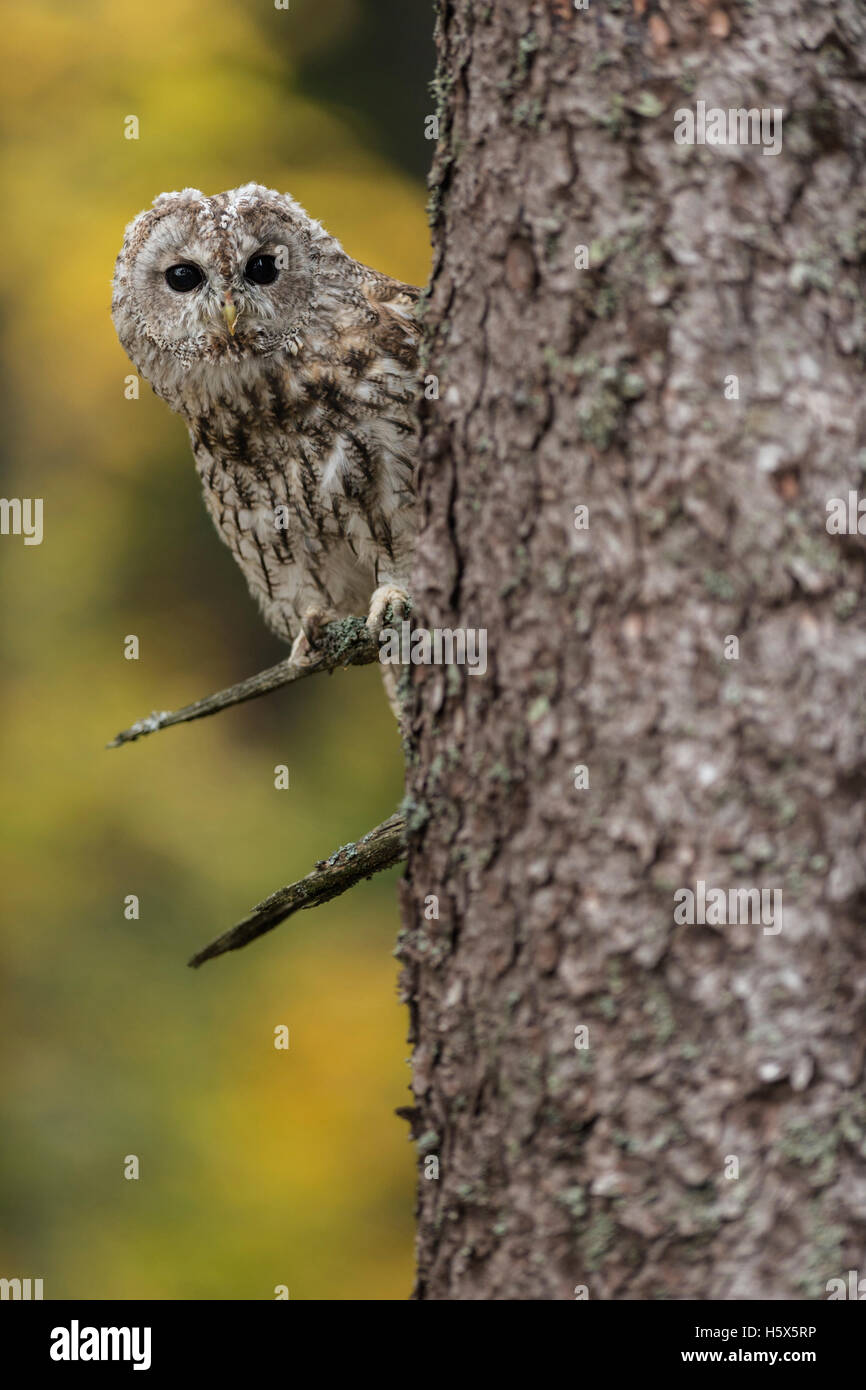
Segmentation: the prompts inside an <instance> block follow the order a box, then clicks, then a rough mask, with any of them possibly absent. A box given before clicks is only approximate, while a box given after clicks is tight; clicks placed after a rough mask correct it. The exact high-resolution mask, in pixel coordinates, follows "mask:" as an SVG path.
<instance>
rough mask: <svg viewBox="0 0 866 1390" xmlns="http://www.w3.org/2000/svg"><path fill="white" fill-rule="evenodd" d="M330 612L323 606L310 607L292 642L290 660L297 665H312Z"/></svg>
mask: <svg viewBox="0 0 866 1390" xmlns="http://www.w3.org/2000/svg"><path fill="white" fill-rule="evenodd" d="M327 622H328V614H327V613H326V612H325V611H324V609H321V608H308V609H307V611H306V613H305V614H304V615H303V617H302V618H301V630H300V632H299V633H298V635H297V637H296V638H295V640H294V642H293V643H292V650H291V653H290V654H289V660H290V661H291V662H292V664H293V665H295V666H310V665H312V663H313V661H314V659H315V657H316V654H317V652H318V648H319V643H320V642H321V640H322V628H323V627H324V626H325V624H326V623H327Z"/></svg>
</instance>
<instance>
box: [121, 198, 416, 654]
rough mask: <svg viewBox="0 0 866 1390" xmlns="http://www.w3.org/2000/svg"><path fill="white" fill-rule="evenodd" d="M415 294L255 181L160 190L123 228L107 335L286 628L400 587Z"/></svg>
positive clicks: (378, 604) (265, 606) (376, 614)
mask: <svg viewBox="0 0 866 1390" xmlns="http://www.w3.org/2000/svg"><path fill="white" fill-rule="evenodd" d="M177 267H181V275H180V277H178V275H177ZM184 267H186V269H184ZM173 268H174V269H173ZM274 270H276V275H275V278H274V279H273V281H272V282H270V283H260V282H258V281H257V280H256V279H255V278H251V276H253V275H254V273H255V274H258V275H269V274H271V273H272V272H273V271H274ZM166 272H170V275H169V279H168V280H167V277H166ZM196 274H198V275H199V276H200V277H201V280H200V283H196V284H193V285H192V287H191V288H188V287H187V282H189V281H192V280H193V279H194V277H195V275H196ZM172 276H173V277H174V279H178V278H180V279H181V280H182V281H183V285H182V288H181V289H180V290H178V289H177V288H172V285H171V283H170V280H171V278H172ZM417 298H418V291H417V290H415V289H413V288H412V287H411V286H409V285H403V284H400V283H399V282H397V281H395V280H391V279H389V277H388V276H386V275H382V274H380V273H379V272H378V271H375V270H370V269H369V268H368V267H366V266H363V265H360V264H359V263H358V262H357V261H354V260H352V258H351V257H350V256H348V255H347V254H346V253H345V251H343V249H342V247H341V246H340V244H339V242H337V241H336V240H335V239H334V238H333V237H331V236H329V235H328V233H327V232H325V231H324V229H323V228H322V227H321V226H320V225H319V223H317V222H314V221H313V220H312V219H311V218H310V217H308V216H307V214H306V213H305V212H304V210H303V208H301V207H300V206H299V205H298V204H297V203H296V202H294V200H293V199H291V198H290V197H288V196H286V195H283V194H280V193H275V192H273V191H272V190H269V189H266V188H263V187H261V186H259V185H257V184H247V185H245V186H244V187H242V188H238V189H234V190H233V191H231V192H229V193H222V194H219V195H218V196H216V197H213V198H207V197H205V196H204V195H203V194H202V193H200V192H199V191H198V190H197V189H184V190H183V191H182V192H180V193H168V194H163V195H162V196H161V197H159V198H157V199H156V200H155V202H154V205H153V207H152V208H151V209H148V210H147V211H145V212H143V213H141V214H140V215H139V216H138V217H137V218H136V219H135V220H134V221H133V222H132V223H130V225H129V227H128V228H127V230H126V235H125V238H124V242H123V246H122V249H121V251H120V255H119V256H118V259H117V265H116V269H115V278H114V295H113V300H112V315H113V318H114V323H115V327H116V328H117V332H118V336H119V338H120V341H121V342H122V344H123V346H124V348H125V349H126V351H127V352H128V354H129V356H130V357H131V359H132V361H133V363H134V364H135V366H136V367H137V368H138V370H139V371H140V372H141V373H142V375H143V376H144V377H145V378H146V379H147V380H148V381H149V382H150V384H151V386H152V387H153V389H154V390H155V391H156V392H157V394H158V395H160V396H161V397H162V398H163V399H164V400H165V401H167V402H168V404H169V405H170V406H171V408H172V409H173V410H175V411H177V413H178V414H179V415H181V416H182V417H183V418H184V420H185V422H186V424H187V427H188V429H189V434H190V440H191V442H192V450H193V455H194V457H195V462H196V467H197V469H198V473H199V476H200V477H201V480H202V484H203V487H204V495H205V501H206V503H207V507H208V510H209V512H210V514H211V516H212V517H213V519H214V522H215V523H216V526H217V529H218V531H219V533H220V535H221V536H222V538H223V540H224V541H225V542H226V544H227V545H228V546H229V547H230V548H231V550H232V551H233V553H234V555H235V558H236V559H237V561H238V564H239V565H240V567H241V569H242V570H243V573H244V575H245V577H246V581H247V584H248V586H249V588H250V591H251V592H252V593H253V595H254V596H255V598H256V599H257V600H258V602H259V604H260V606H261V608H262V611H263V613H264V615H265V618H266V619H267V621H268V623H269V624H270V626H271V627H272V628H273V630H274V631H275V632H277V633H278V634H279V635H280V636H281V637H283V638H285V639H287V640H291V639H292V638H294V637H298V635H299V630H300V629H301V627H302V626H303V628H304V630H305V632H306V635H307V637H308V638H310V639H311V640H315V632H316V628H317V627H318V625H319V624H320V623H321V622H324V621H329V620H330V619H333V618H338V617H343V616H347V615H349V614H351V613H357V612H358V611H366V610H367V608H368V606H369V607H370V613H371V622H372V623H374V624H375V623H377V622H378V623H380V622H381V615H382V610H383V607H384V602H385V599H386V598H387V597H389V596H392V595H394V596H396V595H397V594H399V593H401V592H402V593H405V591H406V589H407V586H408V581H409V565H410V559H411V550H412V538H413V508H414V487H413V469H414V463H415V456H416V448H417V425H416V407H415V399H416V389H417V370H418V364H417V339H418V330H417V326H416V323H415V320H414V317H413V308H414V305H415V303H416V302H417ZM302 641H303V637H301V642H302ZM299 650H300V644H299V643H296V651H299Z"/></svg>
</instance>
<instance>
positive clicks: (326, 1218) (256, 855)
mask: <svg viewBox="0 0 866 1390" xmlns="http://www.w3.org/2000/svg"><path fill="white" fill-rule="evenodd" d="M2 11H3V20H2V35H3V37H2V46H3V49H4V61H3V71H4V81H3V96H2V105H3V124H4V152H3V154H2V176H3V193H4V197H3V219H2V220H3V237H4V240H5V246H4V254H3V256H2V269H0V276H2V290H0V293H2V317H3V335H2V345H3V346H2V356H3V368H4V381H3V387H2V405H3V418H4V428H3V433H2V441H3V446H4V448H3V454H4V457H3V465H2V469H3V471H2V477H0V495H2V496H5V497H42V498H44V515H45V520H44V525H45V537H44V542H43V544H42V545H41V546H24V544H23V541H22V539H21V538H20V537H18V538H16V537H13V536H4V537H0V584H2V589H0V592H2V605H0V623H2V670H0V702H2V711H0V742H2V780H3V789H4V795H3V808H4V815H3V833H2V841H0V884H2V937H0V989H2V1011H0V1037H2V1045H3V1059H4V1060H3V1077H2V1097H3V1102H2V1104H3V1122H2V1141H0V1142H2V1157H0V1202H2V1228H0V1275H2V1276H4V1277H7V1278H12V1277H31V1278H42V1279H44V1286H45V1297H46V1298H93V1299H107V1298H123V1299H126V1298H155V1299H162V1298H174V1299H189V1298H206V1299H217V1298H239V1299H269V1298H273V1297H274V1288H275V1286H277V1285H280V1284H285V1285H288V1287H289V1290H290V1294H291V1297H292V1298H300V1299H311V1298H324V1299H354V1298H367V1299H387V1298H404V1297H406V1295H407V1293H408V1292H409V1288H410V1281H411V1265H412V1259H411V1239H412V1202H413V1184H414V1172H415V1163H414V1153H413V1150H412V1147H411V1145H410V1144H409V1143H408V1142H407V1128H406V1125H405V1123H404V1122H403V1121H401V1120H399V1119H397V1118H396V1117H395V1116H394V1114H393V1111H394V1109H395V1107H397V1106H400V1105H405V1104H407V1103H408V1102H409V1100H410V1095H409V1092H408V1090H407V1083H408V1076H409V1073H408V1069H407V1067H406V1064H405V1057H406V1053H407V1051H408V1048H407V1045H406V1041H405V1038H406V1025H407V1021H406V1013H405V1010H404V1009H403V1007H402V1006H400V1004H399V1003H398V1002H397V998H396V989H395V985H396V975H397V969H396V964H395V962H394V960H393V957H392V951H393V947H394V942H395V937H396V933H397V931H398V927H399V921H398V912H397V907H396V902H395V891H394V881H395V877H396V875H395V874H394V873H392V874H389V875H386V876H383V877H381V878H379V879H377V880H373V881H372V882H371V883H368V884H364V885H361V886H360V887H359V888H357V889H355V890H354V891H353V892H352V893H351V894H350V895H349V896H347V897H345V898H343V899H339V900H337V901H336V902H335V903H332V904H330V905H328V906H326V907H324V908H321V909H319V910H317V911H316V912H311V913H305V914H303V915H301V916H300V917H297V918H295V919H293V920H292V921H291V922H290V923H287V924H285V925H284V926H282V927H281V928H278V929H277V930H276V931H275V932H274V933H273V934H272V935H270V936H269V937H267V938H265V940H263V941H261V942H258V943H256V944H254V945H252V946H250V947H249V948H247V950H245V951H243V952H240V953H236V954H234V955H231V956H228V957H226V958H225V959H222V960H218V961H216V962H213V963H211V964H209V965H206V966H205V967H204V968H203V969H202V970H200V971H197V972H195V971H191V970H188V969H187V967H186V964H185V962H186V960H187V958H188V957H189V956H190V955H191V954H192V953H193V951H195V950H196V949H197V948H199V947H200V946H202V945H204V944H205V943H206V942H207V941H208V940H210V939H211V937H213V936H215V935H217V934H218V933H219V932H220V931H222V930H223V929H224V928H225V927H227V926H228V925H230V924H231V923H232V922H233V921H235V920H236V919H238V918H239V917H241V916H243V915H244V914H245V912H246V911H247V910H248V908H249V907H251V906H252V905H253V903H255V902H257V901H258V900H259V899H261V898H262V897H264V896H265V895H266V894H267V893H269V892H271V891H272V890H273V889H275V888H277V887H279V886H281V885H282V884H283V883H285V882H288V881H290V880H291V879H294V878H298V877H300V876H301V875H302V874H304V873H306V872H307V871H308V870H309V868H310V867H311V865H312V863H313V862H314V861H315V860H316V859H318V858H321V857H323V856H324V855H326V854H328V853H330V852H331V851H332V850H333V849H335V848H337V846H339V845H340V844H342V843H344V842H346V841H348V840H351V839H355V838H356V837H357V836H358V835H360V834H362V833H363V832H364V831H366V830H368V829H370V828H371V827H372V826H373V825H375V824H376V823H377V822H378V821H380V820H381V819H383V818H384V817H385V816H386V815H388V814H389V812H390V811H391V810H392V809H393V808H394V807H395V805H396V804H397V802H398V801H399V800H400V797H401V794H402V785H401V784H402V768H401V758H400V752H399V746H398V740H397V736H396V730H395V727H394V722H393V718H392V716H391V714H390V711H389V710H388V707H387V705H386V703H385V700H384V697H383V695H382V692H381V684H380V680H379V675H378V672H377V671H376V670H375V669H371V668H367V669H355V670H352V671H348V672H344V673H340V674H338V675H335V676H333V677H331V678H328V677H319V678H316V679H315V680H312V681H308V682H304V683H302V684H301V685H299V686H298V687H296V688H294V689H291V690H287V691H282V692H278V693H277V694H275V695H271V696H269V697H267V698H266V699H265V700H264V701H260V702H256V703H253V704H250V705H247V706H244V707H242V708H240V709H235V710H230V711H228V712H226V713H223V714H222V715H219V716H218V717H217V718H215V719H212V720H206V721H203V722H202V723H199V724H194V725H190V726H188V727H183V728H179V729H170V730H168V731H165V732H164V733H161V734H159V735H157V736H156V737H153V738H149V739H146V740H144V741H143V742H140V743H137V744H135V745H133V746H130V747H126V748H122V749H119V750H115V751H110V752H109V751H106V748H105V744H106V743H107V741H108V739H109V738H110V737H111V736H112V735H113V734H114V733H116V732H117V731H118V730H119V729H121V728H123V727H125V726H126V725H128V724H129V723H131V722H132V721H133V720H134V719H137V718H139V717H141V716H142V715H145V714H147V713H149V712H150V711H151V710H153V709H166V708H168V709H171V708H177V707H178V706H179V705H182V704H186V703H188V702H189V701H190V700H192V699H195V698H197V697H199V696H201V695H204V694H207V693H210V692H211V691H213V690H216V689H219V688H221V687H223V686H226V685H229V684H231V683H233V682H234V681H236V680H238V679H240V678H241V677H243V676H246V675H249V674H252V673H253V672H254V671H257V670H259V669H261V668H262V667H263V666H266V665H270V664H272V663H273V662H274V661H277V660H279V659H280V658H281V657H282V656H284V655H285V649H284V648H282V647H281V646H280V645H279V644H278V643H277V642H276V640H275V639H272V638H271V637H270V636H269V635H268V633H267V632H266V630H265V629H264V627H263V625H262V622H261V620H260V618H259V616H258V612H257V610H256V608H255V607H254V605H253V603H252V601H251V600H250V599H249V598H248V596H247V593H246V589H245V585H244V583H243V580H242V577H241V575H240V572H239V571H238V570H237V569H236V568H235V565H234V562H233V561H232V558H231V556H230V554H229V552H228V551H227V550H226V549H225V548H224V547H223V546H222V544H221V542H220V541H219V540H218V538H217V535H216V532H215V531H214V530H213V528H212V526H211V523H210V522H209V520H208V519H207V517H206V514H205V510H204V506H203V504H202V501H201V498H200V494H199V484H198V481H197V478H196V476H195V472H194V469H193V465H192V461H191V457H190V454H189V449H188V445H187V440H186V435H185V431H184V428H183V425H182V423H181V422H180V420H178V419H177V418H176V417H174V416H173V415H172V414H171V413H170V412H169V410H168V409H167V407H166V406H164V405H163V404H162V403H161V402H160V401H158V400H157V399H156V397H154V396H153V395H152V393H151V391H150V389H149V388H148V387H147V386H146V385H144V384H142V389H141V396H140V399H139V400H137V401H135V400H132V401H131V400H127V399H125V397H124V379H125V377H126V376H127V374H128V373H129V372H131V371H132V368H131V367H130V366H129V364H128V362H127V360H126V358H125V356H124V354H123V352H122V350H121V349H120V347H119V345H118V343H117V341H116V339H115V336H114V331H113V328H112V324H111V320H110V316H109V300H110V281H111V275H112V268H113V262H114V257H115V255H116V254H117V250H118V248H119V245H120V241H121V238H122V234H123V229H124V226H125V225H126V223H127V222H128V221H129V220H130V219H131V218H132V217H133V216H134V215H135V214H136V213H137V212H138V211H139V210H140V209H141V208H143V207H145V206H147V205H148V204H149V203H150V202H151V200H152V199H153V198H154V196H155V195H156V194H158V193H160V192H163V191H165V190H170V189H176V188H183V187H184V186H186V185H193V186H196V187H199V188H201V189H203V190H204V191H206V192H218V191H220V190H222V189H226V188H231V187H234V186H236V185H237V184H240V183H243V182H246V181H248V180H251V179H255V180H257V181H259V182H262V183H265V184H267V185H269V186H271V187H274V188H278V189H281V190H286V191H290V192H291V193H292V194H293V195H294V196H295V197H296V198H298V199H299V201H300V202H301V203H302V204H303V205H304V206H305V207H306V208H307V209H308V211H309V212H310V213H311V214H312V215H313V216H315V217H316V218H318V219H319V220H321V221H322V222H323V223H324V225H325V226H326V227H327V228H328V230H329V231H331V232H333V233H334V234H335V235H336V236H338V237H339V238H340V239H341V241H342V242H343V244H344V245H345V247H346V249H347V250H348V251H349V252H350V253H351V254H352V255H354V256H356V257H357V258H358V259H360V260H362V261H364V262H367V263H369V264H371V265H374V266H377V267H379V268H381V269H383V270H386V271H388V272H390V273H391V274H393V275H396V276H399V277H402V278H404V279H406V280H409V281H412V282H415V283H422V284H423V283H424V281H425V280H426V278H427V272H428V257H429V242H428V234H427V226H426V219H425V215H424V201H425V192H424V172H425V169H426V166H427V162H428V156H429V148H430V147H429V145H427V144H426V142H425V140H424V115H425V113H426V112H427V111H428V110H429V109H430V97H429V94H428V90H427V84H428V80H429V77H430V72H431V64H432V56H431V43H430V32H431V29H432V15H431V12H430V8H429V6H428V5H427V4H426V3H424V0H411V3H410V0H290V6H289V8H288V10H278V9H276V8H275V6H274V4H273V3H272V0H208V3H204V0H147V3H146V4H145V3H140V4H132V3H121V2H120V0H114V3H99V0H89V2H88V0H74V2H73V3H70V0H53V2H52V3H48V0H27V3H26V4H25V3H23V0H20V2H19V3H18V4H9V3H7V4H4V5H3V7H2ZM128 115H135V116H137V117H138V120H139V122H140V138H139V139H138V140H127V139H125V138H124V119H125V117H127V116H128ZM132 633H134V634H136V635H137V636H138V637H139V640H140V650H141V656H140V660H138V661H137V662H136V661H127V660H124V656H123V649H124V638H125V637H126V636H127V635H128V634H132ZM278 763H285V764H287V765H288V767H289V769H290V778H291V787H290V790H288V791H277V790H275V788H274V767H275V765H276V764H278ZM128 894H137V895H138V896H139V898H140V903H141V916H140V920H138V921H127V920H126V919H125V917H124V910H123V904H124V899H125V897H126V896H127V895H128ZM278 1024H285V1025H286V1026H287V1027H288V1028H289V1029H290V1037H291V1046H290V1050H289V1051H288V1052H281V1051H276V1050H275V1049H274V1046H273V1036H274V1028H275V1027H276V1026H277V1025H278ZM128 1154H136V1155H137V1156H138V1157H139V1160H140V1165H141V1176H140V1180H139V1181H127V1180H125V1178H124V1176H123V1172H124V1158H125V1156H126V1155H128Z"/></svg>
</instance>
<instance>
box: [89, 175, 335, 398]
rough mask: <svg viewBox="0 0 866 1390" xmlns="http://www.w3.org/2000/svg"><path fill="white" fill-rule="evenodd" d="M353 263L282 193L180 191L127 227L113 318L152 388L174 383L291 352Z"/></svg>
mask: <svg viewBox="0 0 866 1390" xmlns="http://www.w3.org/2000/svg"><path fill="white" fill-rule="evenodd" d="M353 265H354V262H352V261H351V259H350V258H349V257H348V256H347V255H346V254H345V252H344V251H343V249H342V247H341V246H340V244H339V242H337V241H336V240H335V239H334V238H333V237H331V236H329V235H328V234H327V232H325V230H324V229H323V228H322V227H321V226H320V224H319V223H318V222H314V221H313V219H312V218H310V217H308V216H307V214H306V213H305V212H304V209H303V208H302V207H301V206H300V205H299V204H298V203H296V202H295V201H294V200H293V199H292V198H290V197H288V196H287V195H285V194H281V193H275V192H274V191H273V190H272V189H268V188H263V187H261V185H259V184H253V183H249V184H245V185H244V186H243V187H242V188H236V189H233V190H232V191H231V192H228V193H220V194H217V195H216V196H215V197H212V198H208V197H205V195H204V194H203V193H201V192H199V190H198V189H197V188H185V189H183V190H182V191H181V192H179V193H163V194H161V195H160V197H158V198H156V199H155V200H154V204H153V207H152V208H148V209H147V210H146V211H145V212H142V213H140V214H139V216H138V217H136V218H135V219H134V221H132V222H131V223H130V224H129V226H128V227H127V229H126V235H125V236H124V240H123V246H122V247H121V251H120V254H119V256H118V258H117V264H116V267H115V274H114V293H113V297H112V317H113V319H114V325H115V328H116V329H117V333H118V337H119V338H120V341H121V342H122V344H123V346H124V347H125V349H126V351H127V352H128V354H129V356H130V357H131V358H132V360H133V362H134V363H135V365H136V366H137V367H138V368H139V369H140V370H141V371H142V372H143V374H144V375H145V376H146V377H147V378H148V379H149V380H150V381H151V383H152V384H153V385H154V386H156V388H157V389H159V386H160V381H159V376H160V368H162V369H163V375H164V373H165V370H166V369H173V370H170V375H171V376H174V375H175V374H184V373H186V372H188V371H190V370H191V369H193V368H194V367H195V366H196V364H208V363H222V364H223V365H225V366H231V365H232V364H235V365H238V366H240V365H241V364H242V363H243V362H244V361H245V360H247V359H250V358H255V357H262V356H268V355H271V354H273V353H275V352H289V353H293V352H297V349H298V344H299V343H300V342H301V341H302V340H303V337H304V330H305V326H306V325H307V324H308V323H309V322H321V321H322V318H323V317H324V318H327V317H328V313H329V310H330V311H331V312H333V308H334V300H335V296H337V295H338V289H339V286H340V284H341V283H342V284H343V285H345V284H346V279H347V271H348V268H351V267H352V266H353ZM348 278H349V280H351V279H352V276H351V272H350V271H348Z"/></svg>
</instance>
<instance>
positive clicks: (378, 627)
mask: <svg viewBox="0 0 866 1390" xmlns="http://www.w3.org/2000/svg"><path fill="white" fill-rule="evenodd" d="M389 604H390V606H391V616H392V621H393V622H394V623H400V622H402V621H403V619H404V618H405V616H406V614H407V613H408V611H409V607H410V603H409V595H408V594H407V593H406V590H405V589H398V588H397V587H396V585H394V584H380V585H379V588H378V589H376V590H375V592H374V593H373V597H372V598H371V599H370V609H369V612H368V613H367V631H368V632H369V634H370V636H371V638H372V639H373V641H374V642H377V641H378V640H379V633H380V632H381V631H382V628H383V627H384V625H385V613H386V610H387V608H388V605H389Z"/></svg>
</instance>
